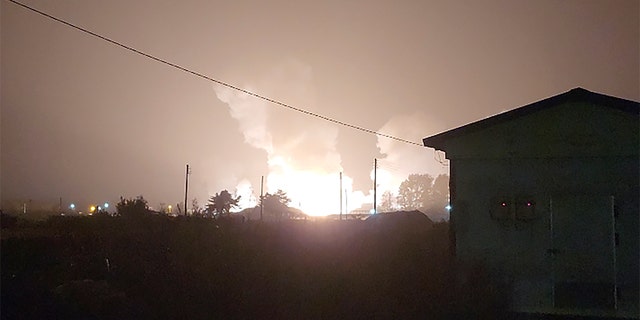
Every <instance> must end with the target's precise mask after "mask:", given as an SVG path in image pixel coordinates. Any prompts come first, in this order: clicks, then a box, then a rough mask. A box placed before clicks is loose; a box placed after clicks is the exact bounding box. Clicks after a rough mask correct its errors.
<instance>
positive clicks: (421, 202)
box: [398, 174, 433, 210]
mask: <svg viewBox="0 0 640 320" xmlns="http://www.w3.org/2000/svg"><path fill="white" fill-rule="evenodd" d="M432 184H433V177H432V176H430V175H428V174H410V175H409V177H408V178H407V180H405V181H403V182H402V183H401V184H400V188H399V189H398V205H399V206H400V208H402V209H404V210H414V209H420V208H424V207H428V205H429V202H430V201H429V200H430V196H431V187H432Z"/></svg>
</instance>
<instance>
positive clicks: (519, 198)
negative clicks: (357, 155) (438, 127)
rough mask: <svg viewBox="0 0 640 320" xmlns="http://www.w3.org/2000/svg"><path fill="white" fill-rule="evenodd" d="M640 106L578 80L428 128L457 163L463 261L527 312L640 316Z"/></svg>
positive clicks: (454, 239) (453, 172)
mask: <svg viewBox="0 0 640 320" xmlns="http://www.w3.org/2000/svg"><path fill="white" fill-rule="evenodd" d="M639 110H640V104H639V103H638V102H634V101H629V100H624V99H620V98H616V97H611V96H607V95H603V94H598V93H594V92H590V91H587V90H585V89H582V88H576V89H573V90H571V91H568V92H566V93H563V94H560V95H557V96H554V97H551V98H548V99H544V100H541V101H538V102H535V103H532V104H529V105H526V106H523V107H520V108H517V109H514V110H511V111H508V112H504V113H500V114H498V115H495V116H492V117H489V118H486V119H483V120H480V121H477V122H473V123H471V124H468V125H465V126H462V127H459V128H455V129H452V130H449V131H446V132H443V133H440V134H437V135H434V136H431V137H427V138H425V139H424V140H423V143H424V145H425V146H427V147H432V148H435V149H436V150H441V151H444V152H445V154H446V157H447V159H449V161H450V194H451V205H452V210H451V218H450V219H451V220H450V221H451V225H450V226H451V230H450V231H451V233H450V235H451V244H452V251H453V252H454V254H455V256H456V260H457V261H458V262H460V265H461V266H465V265H469V264H473V263H481V264H482V265H483V266H485V268H486V269H487V270H489V272H490V274H491V275H493V276H494V278H495V279H496V280H497V281H500V282H501V283H504V284H506V285H507V287H508V288H509V290H511V294H510V296H511V302H510V303H511V305H512V308H513V309H514V310H515V311H522V312H542V313H556V314H582V315H599V316H623V317H632V318H638V317H639V306H638V301H639V299H640V297H639V295H638V291H639V281H640V279H639V274H640V270H639V267H638V264H639V260H640V257H639V252H640V247H639V242H640V235H639V233H638V224H639V220H640V215H639V211H640V209H639V207H640V206H639V198H640V188H639V184H640V175H639V168H640V161H639V159H640V157H639V149H640V141H639V140H640V130H639V128H640V121H639V120H640V116H639V115H640V113H639Z"/></svg>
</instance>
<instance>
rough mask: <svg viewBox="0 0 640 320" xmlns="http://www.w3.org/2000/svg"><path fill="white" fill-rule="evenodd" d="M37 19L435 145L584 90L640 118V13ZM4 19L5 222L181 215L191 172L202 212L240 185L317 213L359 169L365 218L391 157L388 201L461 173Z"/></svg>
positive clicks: (254, 13) (454, 9) (183, 10)
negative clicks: (39, 204)
mask: <svg viewBox="0 0 640 320" xmlns="http://www.w3.org/2000/svg"><path fill="white" fill-rule="evenodd" d="M24 3H25V4H28V5H29V6H32V7H34V8H36V9H38V10H41V11H44V12H46V13H48V14H51V15H53V16H56V17H58V18H60V19H63V20H65V21H68V22H70V23H73V24H76V25H78V26H81V27H83V28H86V29H89V30H91V31H93V32H95V33H98V34H100V35H102V36H105V37H108V38H110V39H113V40H115V41H118V42H121V43H123V44H125V45H128V46H131V47H134V48H136V49H138V50H141V51H144V52H146V53H148V54H151V55H154V56H156V57H159V58H162V59H165V60H167V61H170V62H172V63H176V64H179V65H181V66H183V67H185V68H188V69H191V70H194V71H197V72H199V73H202V74H204V75H207V76H209V77H211V78H214V79H217V80H220V81H224V82H227V83H230V84H232V85H235V86H238V87H242V88H245V89H247V90H251V91H253V92H256V93H259V94H261V95H264V96H267V97H269V98H272V99H276V100H279V101H281V102H284V103H286V104H289V105H292V106H295V107H297V108H301V109H305V110H308V111H312V112H316V113H318V114H321V115H323V116H327V117H330V118H334V119H337V120H339V121H343V122H346V123H349V124H353V125H357V126H361V127H364V128H367V129H370V130H374V131H380V132H384V133H387V134H391V135H394V136H397V137H400V138H403V139H407V140H410V141H415V142H416V143H420V141H421V139H422V138H424V137H426V136H429V135H432V134H435V133H438V132H441V131H444V130H448V129H452V128H455V127H458V126H460V125H464V124H466V123H469V122H473V121H476V120H479V119H482V118H485V117H488V116H491V115H494V114H496V113H499V112H502V111H506V110H510V109H513V108H516V107H519V106H522V105H525V104H528V103H531V102H534V101H537V100H541V99H544V98H547V97H549V96H553V95H556V94H559V93H563V92H565V91H568V90H570V89H572V88H575V87H583V88H585V89H587V90H591V91H595V92H599V93H604V94H608V95H613V96H617V97H621V98H625V99H631V100H635V101H638V100H640V52H639V50H640V2H638V1H635V0H634V1H621V0H620V1H587V0H579V1H455V2H454V1H220V2H218V3H216V2H211V1H120V0H116V1H66V0H63V1H27V0H24ZM0 4H1V19H2V20H1V37H2V38H1V79H0V81H1V112H0V115H1V118H0V124H1V128H0V129H1V130H0V133H1V137H0V138H1V140H0V141H1V145H0V152H1V168H0V169H1V172H0V179H1V181H0V182H1V197H2V200H3V205H6V203H7V202H9V201H13V200H20V201H23V200H24V199H33V200H34V201H45V202H46V201H52V202H53V203H57V201H58V199H59V197H62V198H63V199H64V202H65V204H66V203H70V202H74V203H78V204H79V205H81V206H86V205H88V204H91V203H97V202H102V201H109V202H115V201H116V200H117V199H118V198H119V197H120V196H124V197H133V196H137V195H143V196H144V197H145V198H147V199H148V200H149V204H150V205H151V206H159V204H160V203H167V204H174V205H175V204H176V203H178V202H180V201H182V199H183V197H184V174H185V172H184V171H185V165H186V164H187V163H188V164H190V165H191V166H192V174H191V175H190V196H189V198H190V199H192V198H194V197H195V198H197V199H198V201H199V202H200V204H204V203H205V202H206V199H207V198H208V197H209V196H210V195H213V194H214V193H216V192H219V191H220V190H222V189H228V190H230V191H232V192H233V191H235V190H236V188H237V187H239V189H238V192H239V193H241V194H244V195H245V200H248V196H247V195H246V194H247V190H249V188H253V190H254V192H253V193H254V194H256V195H257V194H259V189H260V177H261V176H265V178H266V179H267V183H266V190H265V191H275V190H276V189H277V188H283V189H285V190H286V191H288V192H289V194H290V195H292V198H293V200H294V201H295V202H297V203H294V204H296V205H300V206H301V207H303V208H307V209H309V208H311V207H313V208H318V206H320V205H321V204H316V203H314V199H318V198H322V199H323V202H327V201H326V200H327V197H329V198H331V197H334V196H335V197H337V196H338V195H339V191H340V190H339V184H338V173H339V172H340V171H343V172H344V175H345V185H344V187H345V188H348V191H349V196H350V197H352V198H353V199H352V200H353V203H357V202H363V201H366V197H367V195H368V194H369V193H370V189H371V185H372V182H371V179H370V174H371V170H372V166H373V159H374V158H379V159H382V160H380V170H381V176H380V178H381V179H382V180H381V188H382V189H383V190H384V189H390V190H393V189H394V188H395V187H394V186H396V187H397V184H398V183H399V181H401V180H403V179H405V178H406V176H407V175H408V174H409V173H429V174H432V175H437V174H440V173H447V172H448V168H447V167H445V166H443V165H442V164H440V163H439V162H437V161H436V160H435V159H434V150H433V149H427V148H423V147H419V146H415V145H409V144H403V143H401V142H396V141H393V140H389V139H386V138H379V137H377V136H375V135H372V134H367V133H364V132H361V131H358V130H354V129H351V128H347V127H343V126H338V125H336V124H332V123H329V122H326V121H323V120H319V119H317V118H313V117H309V116H307V115H303V114H300V113H297V112H295V111H291V110H288V109H285V108H283V107H280V106H277V105H274V104H271V103H268V102H265V101H261V100H259V99H256V98H254V97H248V96H246V95H243V94H241V93H239V92H236V91H233V90H230V89H228V88H224V87H221V86H219V85H215V84H214V83H212V82H210V81H206V80H204V79H201V78H198V77H196V76H193V75H190V74H188V73H185V72H183V71H179V70H177V69H175V68H172V67H169V66H167V65H164V64H161V63H158V62H156V61H153V60H151V59H148V58H145V57H143V56H140V55H137V54H135V53H132V52H130V51H127V50H125V49H123V48H120V47H117V46H115V45H113V44H110V43H108V42H105V41H103V40H100V39H97V38H95V37H92V36H89V35H87V34H85V33H82V32H80V31H78V30H75V29H72V28H70V27H68V26H65V25H63V24H61V23H59V22H56V21H53V20H51V19H48V18H46V17H43V16H42V15H39V14H37V13H34V12H32V11H29V10H27V9H25V8H23V7H20V6H18V5H16V4H14V3H11V2H9V1H7V0H2V1H0ZM328 200H330V201H329V202H332V203H333V202H334V201H333V198H331V199H328ZM190 201H191V200H190ZM302 202H304V203H302ZM246 205H249V203H246ZM336 206H337V204H336ZM334 209H335V208H333V207H330V208H329V207H327V208H323V210H325V211H323V212H316V213H317V214H321V213H327V212H329V211H332V210H334ZM330 213H331V212H330Z"/></svg>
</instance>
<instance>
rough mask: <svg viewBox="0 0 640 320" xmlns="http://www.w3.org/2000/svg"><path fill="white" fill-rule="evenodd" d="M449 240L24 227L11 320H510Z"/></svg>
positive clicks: (256, 228)
mask: <svg viewBox="0 0 640 320" xmlns="http://www.w3.org/2000/svg"><path fill="white" fill-rule="evenodd" d="M447 228H448V226H447V224H446V223H441V224H436V225H435V226H415V225H402V224H397V225H393V226H391V225H384V224H375V225H373V224H368V223H365V222H356V221H326V222H303V221H286V222H282V223H259V222H247V223H237V222H224V221H214V220H208V219H197V218H193V219H170V218H166V217H159V216H150V217H146V218H144V219H135V220H131V219H123V218H113V217H89V218H77V217H76V218H56V219H52V220H49V221H47V222H44V223H39V224H37V225H29V226H28V227H26V226H14V227H13V228H10V229H3V234H6V232H10V233H11V236H10V237H5V236H3V240H2V250H1V251H2V269H1V270H2V318H3V319H13V318H51V317H55V318H113V319H122V318H195V319H211V318H251V319H255V318H258V319H301V318H304V319H327V318H341V319H344V318H351V319H353V318H355V319H360V318H362V319H369V318H394V319H408V318H417V319H424V318H430V319H448V318H487V319H489V318H491V319H494V318H498V317H503V316H504V315H505V314H504V306H503V304H502V303H501V299H499V297H497V295H496V294H495V292H493V291H492V289H491V286H490V284H488V283H484V282H482V281H480V282H477V283H475V284H474V285H473V286H467V287H464V286H458V285H455V284H454V283H455V281H454V277H453V270H454V265H453V263H452V261H451V260H450V258H449V252H448V247H447V239H448V236H447ZM20 230H28V231H26V233H25V236H20V234H21V231H20ZM34 230H35V231H34ZM480 276H481V275H480Z"/></svg>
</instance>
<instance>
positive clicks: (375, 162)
mask: <svg viewBox="0 0 640 320" xmlns="http://www.w3.org/2000/svg"><path fill="white" fill-rule="evenodd" d="M377 176H378V159H376V158H373V214H376V213H378V208H377V206H376V204H377V203H376V199H377V198H378V197H377V193H376V191H377V188H378V179H377Z"/></svg>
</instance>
